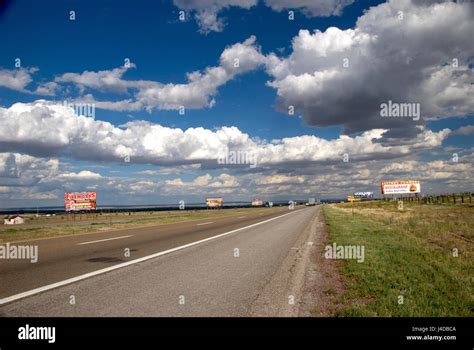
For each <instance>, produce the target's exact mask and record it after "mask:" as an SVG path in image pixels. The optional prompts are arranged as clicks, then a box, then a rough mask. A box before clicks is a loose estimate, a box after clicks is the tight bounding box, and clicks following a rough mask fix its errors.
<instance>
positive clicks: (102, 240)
mask: <svg viewBox="0 0 474 350" xmlns="http://www.w3.org/2000/svg"><path fill="white" fill-rule="evenodd" d="M127 237H132V235H128V236H120V237H114V238H106V239H99V240H97V241H89V242H82V243H78V244H77V245H84V244H92V243H99V242H105V241H112V240H114V239H122V238H127Z"/></svg>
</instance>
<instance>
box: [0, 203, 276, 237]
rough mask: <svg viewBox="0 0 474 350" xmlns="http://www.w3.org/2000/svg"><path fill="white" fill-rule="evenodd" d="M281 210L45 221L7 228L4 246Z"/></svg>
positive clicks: (192, 212)
mask: <svg viewBox="0 0 474 350" xmlns="http://www.w3.org/2000/svg"><path fill="white" fill-rule="evenodd" d="M275 210H279V209H278V207H275V208H242V209H224V210H192V211H185V212H179V213H176V212H169V213H168V214H164V213H163V212H157V213H156V214H155V213H154V214H151V215H148V216H141V217H135V218H134V217H133V216H128V214H125V213H120V214H119V215H118V216H116V218H117V219H119V220H120V221H113V218H112V216H110V221H103V220H101V221H90V222H80V221H75V222H65V221H64V220H61V219H59V220H61V221H59V220H58V221H56V222H47V221H45V222H44V224H43V226H40V227H30V228H27V227H21V226H20V227H14V228H13V227H12V228H10V227H8V228H5V227H3V228H2V229H1V230H0V243H7V242H18V241H25V240H32V239H38V238H49V237H58V236H66V235H67V236H69V235H75V234H84V233H94V232H103V231H110V230H120V229H129V228H135V227H147V226H158V225H163V224H169V223H173V222H185V221H190V220H198V219H212V218H222V217H230V216H237V215H245V214H254V213H260V212H262V211H264V212H267V213H268V212H270V211H275Z"/></svg>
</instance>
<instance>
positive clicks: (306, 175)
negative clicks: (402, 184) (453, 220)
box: [0, 0, 474, 208]
mask: <svg viewBox="0 0 474 350" xmlns="http://www.w3.org/2000/svg"><path fill="white" fill-rule="evenodd" d="M0 32H2V33H4V34H5V35H2V39H1V49H0V208H11V207H29V206H56V205H58V206H59V205H62V203H63V198H64V193H65V192H84V191H96V192H97V194H98V206H100V205H113V204H120V205H126V204H130V205H132V204H164V203H167V204H171V203H178V202H179V201H181V200H184V201H185V202H190V203H191V202H192V203H199V202H203V200H204V198H205V197H206V196H222V197H223V198H224V201H227V202H229V201H234V200H235V201H237V200H244V201H247V200H251V199H252V198H261V199H263V200H288V199H292V198H298V199H302V198H311V197H316V198H342V197H345V196H347V195H349V194H352V193H353V192H354V191H373V192H374V193H375V195H376V196H380V182H381V181H382V180H420V181H421V190H422V193H426V194H428V193H433V194H434V193H453V192H460V191H472V190H473V182H472V170H473V159H474V142H473V137H472V135H473V134H474V85H473V82H474V79H473V78H474V74H473V67H474V65H473V64H474V41H473V40H472V34H473V33H474V5H473V4H472V3H467V2H463V3H455V2H444V1H427V0H397V1H387V2H384V1H369V0H321V1H308V0H291V1H290V0H260V1H258V0H221V1H218V0H200V1H198V0H161V1H154V2H150V1H145V0H136V1H134V2H133V4H132V3H131V2H130V1H119V0H115V1H89V0H81V1H75V0H69V1H59V0H58V1H54V0H49V1H41V2H39V1H33V0H30V1H26V0H17V1H14V0H13V1H0ZM397 110H398V111H399V113H398V114H397V113H396V111H397Z"/></svg>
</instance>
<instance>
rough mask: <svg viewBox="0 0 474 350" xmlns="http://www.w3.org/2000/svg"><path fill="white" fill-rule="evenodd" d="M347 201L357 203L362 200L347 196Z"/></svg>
mask: <svg viewBox="0 0 474 350" xmlns="http://www.w3.org/2000/svg"><path fill="white" fill-rule="evenodd" d="M347 200H348V201H349V202H355V201H360V198H356V197H354V196H347Z"/></svg>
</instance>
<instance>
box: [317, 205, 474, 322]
mask: <svg viewBox="0 0 474 350" xmlns="http://www.w3.org/2000/svg"><path fill="white" fill-rule="evenodd" d="M394 206H395V204H394V203H372V204H367V205H358V207H357V209H356V211H355V214H354V215H352V214H351V211H350V205H337V206H324V214H325V219H326V223H327V225H328V231H329V232H328V233H329V240H328V242H327V244H332V243H333V242H336V243H337V245H363V246H364V247H365V261H364V262H363V263H358V262H357V261H356V260H344V261H343V262H342V264H341V265H340V266H341V267H340V273H341V276H342V280H343V284H344V287H345V292H344V293H343V295H341V296H339V297H338V298H337V300H336V303H337V304H338V307H337V308H336V310H337V311H335V314H336V315H338V316H409V317H411V316H474V312H473V311H474V297H473V295H474V293H473V292H474V290H473V282H474V261H473V245H472V243H469V242H466V241H465V240H461V239H459V238H458V237H455V236H453V234H452V233H458V234H461V235H462V236H464V237H472V230H473V229H474V227H473V226H472V225H471V220H473V216H474V215H473V211H474V209H473V208H468V207H465V208H463V209H462V210H465V212H463V213H461V212H459V208H455V207H452V208H450V209H449V208H448V209H449V210H445V211H442V212H441V214H440V213H439V210H438V211H436V209H435V208H434V207H432V206H431V207H428V209H427V208H426V206H422V205H418V207H416V206H413V207H412V208H411V210H410V208H405V209H406V210H404V211H403V212H400V211H398V210H394V209H393V207H394ZM448 218H449V219H448ZM456 227H457V229H456ZM452 231H453V232H452ZM453 248H457V249H458V251H459V256H458V257H453V253H452V249H453ZM400 295H402V296H403V304H399V303H398V300H399V296H400Z"/></svg>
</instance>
